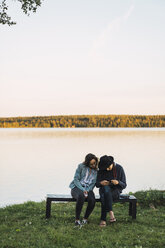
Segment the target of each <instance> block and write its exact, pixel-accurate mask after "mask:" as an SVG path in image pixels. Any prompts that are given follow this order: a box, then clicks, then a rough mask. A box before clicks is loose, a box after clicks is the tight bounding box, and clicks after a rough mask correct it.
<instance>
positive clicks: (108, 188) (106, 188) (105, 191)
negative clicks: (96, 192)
mask: <svg viewBox="0 0 165 248" xmlns="http://www.w3.org/2000/svg"><path fill="white" fill-rule="evenodd" d="M103 187H104V193H105V194H109V193H111V189H110V187H109V186H108V185H106V186H103Z"/></svg>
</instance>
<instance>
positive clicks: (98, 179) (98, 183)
mask: <svg viewBox="0 0 165 248" xmlns="http://www.w3.org/2000/svg"><path fill="white" fill-rule="evenodd" d="M100 182H101V180H100V173H99V171H98V173H97V178H96V187H97V188H100V187H101V186H102V185H101V183H100Z"/></svg>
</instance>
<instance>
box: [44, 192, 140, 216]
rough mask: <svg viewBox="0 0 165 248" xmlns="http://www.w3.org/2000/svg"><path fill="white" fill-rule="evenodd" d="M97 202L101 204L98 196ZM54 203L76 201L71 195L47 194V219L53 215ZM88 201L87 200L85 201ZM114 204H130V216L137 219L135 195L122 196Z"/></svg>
mask: <svg viewBox="0 0 165 248" xmlns="http://www.w3.org/2000/svg"><path fill="white" fill-rule="evenodd" d="M124 196H125V197H124ZM95 198H96V202H100V197H99V196H96V197H95ZM52 201H54V202H75V201H76V200H75V199H74V198H72V196H71V195H54V194H47V196H46V218H50V214H51V203H52ZM85 201H86V200H85ZM114 202H122V203H124V202H129V215H130V216H132V219H136V211H137V210H136V203H137V199H136V197H135V196H133V195H122V194H121V195H120V198H119V199H118V200H115V201H114Z"/></svg>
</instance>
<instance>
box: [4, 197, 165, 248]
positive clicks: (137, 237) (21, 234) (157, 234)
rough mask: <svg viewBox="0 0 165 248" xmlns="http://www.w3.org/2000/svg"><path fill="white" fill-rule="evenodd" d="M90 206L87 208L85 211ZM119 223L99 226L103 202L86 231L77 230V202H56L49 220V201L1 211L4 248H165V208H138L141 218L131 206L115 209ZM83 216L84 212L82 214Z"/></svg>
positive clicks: (117, 205)
mask: <svg viewBox="0 0 165 248" xmlns="http://www.w3.org/2000/svg"><path fill="white" fill-rule="evenodd" d="M86 204H87V203H85V205H84V207H83V211H85V208H86ZM113 209H114V212H115V216H116V218H117V222H116V223H114V224H108V225H107V227H105V228H101V227H99V225H98V224H99V221H100V203H97V204H96V207H95V209H94V211H93V213H92V214H91V216H90V219H89V221H90V223H89V224H88V225H86V226H83V228H82V229H77V228H75V227H74V212H75V203H53V204H52V216H51V218H50V219H49V220H46V219H45V201H43V202H40V203H36V202H26V203H24V204H18V205H12V206H7V207H5V208H1V209H0V223H1V224H0V247H1V248H38V247H39V248H63V247H67V248H69V247H72V248H79V247H80V248H87V247H88V248H97V247H99V248H108V247H113V248H115V247H116V248H127V247H131V248H132V247H134V248H144V247H146V248H149V247H153V248H156V247H158V248H164V247H165V206H163V205H159V206H157V207H156V208H153V207H152V208H150V207H148V206H146V207H144V206H141V205H138V206H137V219H136V220H132V218H131V217H130V216H129V215H128V204H127V203H125V204H120V203H116V204H114V206H113ZM82 216H83V213H82Z"/></svg>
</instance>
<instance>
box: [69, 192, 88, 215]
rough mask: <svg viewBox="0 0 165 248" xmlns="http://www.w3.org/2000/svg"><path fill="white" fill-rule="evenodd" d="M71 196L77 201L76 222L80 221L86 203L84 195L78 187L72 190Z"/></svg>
mask: <svg viewBox="0 0 165 248" xmlns="http://www.w3.org/2000/svg"><path fill="white" fill-rule="evenodd" d="M71 195H72V197H73V198H75V199H76V220H79V219H80V214H81V210H82V207H83V204H84V201H85V196H84V193H83V192H82V191H81V190H80V189H79V188H77V187H75V188H73V189H72V190H71Z"/></svg>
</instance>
